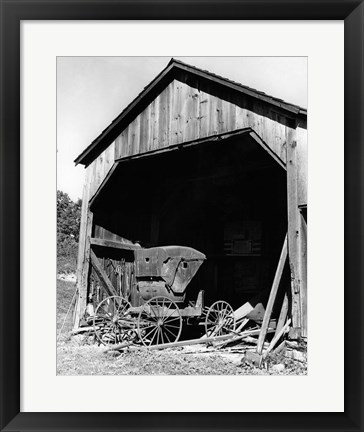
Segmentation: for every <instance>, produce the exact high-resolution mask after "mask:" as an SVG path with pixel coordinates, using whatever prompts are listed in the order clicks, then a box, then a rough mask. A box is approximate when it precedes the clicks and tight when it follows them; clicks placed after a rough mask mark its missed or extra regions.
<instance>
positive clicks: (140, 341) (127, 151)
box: [55, 56, 309, 376]
mask: <svg viewBox="0 0 364 432" xmlns="http://www.w3.org/2000/svg"><path fill="white" fill-rule="evenodd" d="M56 68H57V79H56V82H57V89H56V91H57V331H56V335H55V337H56V341H57V375H64V376H68V375H84V376H90V375H282V376H285V375H294V376H296V375H307V374H308V373H309V372H308V369H309V367H308V363H309V359H308V358H307V346H308V344H309V341H308V337H307V334H308V332H307V329H308V325H309V324H308V322H307V308H308V306H307V304H308V300H307V225H308V217H307V183H308V182H307V154H308V151H307V145H308V142H307V79H308V77H307V75H308V64H307V57H274V56H273V57H238V56H237V57H180V56H170V57H82V56H80V57H57V62H56Z"/></svg>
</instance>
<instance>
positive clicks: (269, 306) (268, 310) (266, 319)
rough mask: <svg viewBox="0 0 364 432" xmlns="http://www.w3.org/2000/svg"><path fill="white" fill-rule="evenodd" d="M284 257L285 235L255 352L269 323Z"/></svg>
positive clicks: (285, 250) (285, 253) (263, 338)
mask: <svg viewBox="0 0 364 432" xmlns="http://www.w3.org/2000/svg"><path fill="white" fill-rule="evenodd" d="M286 259H287V236H286V237H285V238H284V242H283V247H282V251H281V256H280V257H279V261H278V266H277V270H276V273H275V275H274V280H273V284H272V289H271V291H270V294H269V299H268V303H267V306H266V308H265V313H264V317H263V323H262V328H261V329H260V333H259V338H258V344H257V353H258V354H259V355H261V354H262V350H263V344H264V340H265V337H266V335H267V331H268V325H269V321H270V317H271V314H272V310H273V306H274V302H275V299H276V296H277V292H278V288H279V283H280V281H281V277H282V273H283V269H284V265H285V263H286Z"/></svg>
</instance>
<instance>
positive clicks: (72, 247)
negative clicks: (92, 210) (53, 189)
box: [57, 190, 82, 270]
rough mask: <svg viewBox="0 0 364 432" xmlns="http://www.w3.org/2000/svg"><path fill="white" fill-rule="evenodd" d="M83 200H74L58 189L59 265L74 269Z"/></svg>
mask: <svg viewBox="0 0 364 432" xmlns="http://www.w3.org/2000/svg"><path fill="white" fill-rule="evenodd" d="M81 206H82V201H81V200H80V199H79V200H77V202H73V201H72V200H71V198H70V197H69V195H68V194H67V193H65V192H62V191H59V190H58V191H57V256H58V258H62V259H61V260H60V259H58V264H60V262H61V263H62V264H61V265H59V267H62V268H63V267H64V266H66V267H69V270H74V268H75V266H76V261H77V249H78V239H79V232H80V222H81Z"/></svg>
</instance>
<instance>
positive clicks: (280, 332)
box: [264, 319, 291, 357]
mask: <svg viewBox="0 0 364 432" xmlns="http://www.w3.org/2000/svg"><path fill="white" fill-rule="evenodd" d="M290 324H291V319H289V320H288V321H287V322H286V324H285V325H284V326H283V327H282V328H281V329H280V331H279V332H278V333H276V334H275V335H274V337H273V339H272V340H271V343H270V344H269V347H268V349H267V351H265V353H264V357H267V355H268V354H269V353H270V352H271V351H272V349H273V348H274V347H275V346H276V343H277V342H278V341H279V339H280V338H281V337H282V336H283V335H284V333H286V331H287V330H288V327H289V325H290Z"/></svg>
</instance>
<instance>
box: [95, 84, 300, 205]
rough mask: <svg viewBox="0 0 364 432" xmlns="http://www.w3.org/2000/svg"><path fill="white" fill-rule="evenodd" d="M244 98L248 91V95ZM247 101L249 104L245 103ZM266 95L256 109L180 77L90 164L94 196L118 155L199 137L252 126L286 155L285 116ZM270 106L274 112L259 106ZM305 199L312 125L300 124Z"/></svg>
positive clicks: (298, 156) (121, 155) (298, 155)
mask: <svg viewBox="0 0 364 432" xmlns="http://www.w3.org/2000/svg"><path fill="white" fill-rule="evenodd" d="M242 98H244V96H243V95H242ZM242 105H243V104H242ZM263 105H264V102H262V101H260V100H256V101H254V103H253V104H251V106H250V108H251V109H246V108H241V107H240V106H238V105H235V104H233V103H231V102H229V101H227V100H222V99H220V98H218V97H216V96H213V95H211V94H209V93H206V92H204V91H201V90H198V89H195V88H192V87H190V86H189V85H187V84H185V83H182V82H180V81H177V80H174V81H173V82H172V83H170V84H169V85H168V86H167V87H166V88H165V89H164V90H163V91H162V92H161V93H160V95H159V96H157V97H156V99H154V100H153V101H152V102H151V103H150V104H149V105H148V106H147V107H146V108H145V110H144V111H142V112H141V113H140V114H139V115H138V116H137V117H136V118H135V119H134V120H133V121H132V122H131V123H130V124H129V125H128V126H127V127H126V128H125V129H124V130H123V131H122V133H121V134H120V135H119V136H118V137H117V138H116V140H115V142H113V143H112V144H111V145H110V146H109V147H108V148H107V149H106V150H105V151H103V152H102V153H101V154H100V155H99V156H98V158H96V159H95V160H94V161H93V162H92V163H91V164H90V165H89V166H88V168H87V169H89V170H90V171H91V185H90V198H91V197H92V196H93V195H94V194H95V192H96V191H97V189H98V188H99V186H100V184H101V183H102V181H103V180H104V179H105V177H106V175H107V173H108V172H109V170H110V169H111V167H112V165H113V163H114V160H116V159H120V158H123V157H128V156H132V155H135V154H139V153H145V152H148V151H153V150H157V149H160V148H165V147H168V146H170V145H175V144H180V143H184V142H188V141H193V140H196V139H201V138H206V137H208V136H212V135H217V134H221V133H226V132H230V131H234V130H237V129H244V128H249V127H250V128H252V129H254V131H255V132H256V133H257V134H258V135H259V136H260V137H261V138H262V139H263V141H264V142H265V143H266V144H267V145H268V146H269V147H270V148H271V149H272V151H273V152H274V153H275V154H276V155H277V156H279V157H280V159H281V160H282V161H283V162H285V161H286V129H287V127H286V126H285V124H284V123H285V122H286V120H287V119H285V117H284V116H282V114H281V113H278V112H274V108H273V107H272V108H270V107H268V106H263ZM267 110H268V111H269V110H270V111H269V112H270V114H269V117H268V116H265V115H261V114H257V113H256V112H254V111H258V112H264V111H267ZM297 141H298V143H297V162H298V166H299V167H302V169H301V168H300V173H299V179H298V183H299V184H298V201H299V204H307V191H306V184H307V142H306V141H307V131H306V129H304V128H298V129H297Z"/></svg>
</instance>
